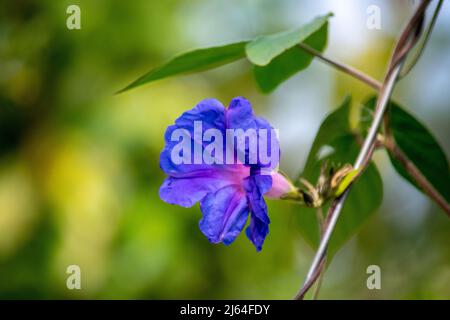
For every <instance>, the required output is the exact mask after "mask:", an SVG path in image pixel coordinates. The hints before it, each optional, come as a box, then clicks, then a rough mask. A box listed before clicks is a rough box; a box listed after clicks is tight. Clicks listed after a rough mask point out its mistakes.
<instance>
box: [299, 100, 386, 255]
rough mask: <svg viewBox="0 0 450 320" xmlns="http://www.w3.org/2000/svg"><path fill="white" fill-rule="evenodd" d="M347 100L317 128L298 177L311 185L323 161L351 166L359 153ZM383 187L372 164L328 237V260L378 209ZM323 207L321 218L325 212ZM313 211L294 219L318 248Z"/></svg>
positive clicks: (352, 191)
mask: <svg viewBox="0 0 450 320" xmlns="http://www.w3.org/2000/svg"><path fill="white" fill-rule="evenodd" d="M349 116H350V99H348V98H347V99H346V100H345V101H344V103H343V104H342V105H341V107H340V108H338V109H337V110H335V111H334V112H332V113H331V114H330V115H329V116H327V118H326V119H325V120H324V122H323V123H322V125H321V126H320V129H319V132H318V133H317V135H316V139H315V140H314V143H313V145H312V147H311V151H310V153H309V156H308V160H307V163H306V166H305V170H304V172H303V174H302V177H303V178H306V179H307V180H309V181H310V182H313V183H315V182H316V180H317V178H318V177H319V174H320V168H321V166H322V163H323V162H324V161H328V162H330V163H336V164H337V163H341V164H345V163H353V162H354V160H355V158H356V156H357V154H358V152H359V149H360V146H359V144H358V143H357V141H356V139H355V136H354V134H353V132H352V131H351V129H350V125H349ZM326 146H327V147H331V148H332V149H333V152H332V153H331V154H328V155H326V156H324V157H321V158H319V156H320V153H321V150H323V148H324V147H326ZM382 198H383V186H382V181H381V177H380V174H379V173H378V170H377V168H376V167H375V165H374V164H372V163H371V164H370V165H369V166H368V168H367V169H366V170H365V171H364V172H363V173H362V175H361V176H360V177H359V178H358V179H357V180H356V181H355V182H354V184H353V186H352V189H351V190H350V193H349V196H348V197H347V200H346V201H345V204H344V207H343V210H342V212H341V215H340V217H339V220H338V222H337V225H336V228H335V230H334V232H333V234H332V236H331V239H330V243H329V246H328V255H329V257H331V256H333V255H334V254H335V253H336V252H337V251H338V250H339V249H340V248H341V247H342V246H343V245H344V244H345V243H346V242H347V241H348V240H349V239H350V238H351V237H352V236H353V235H354V234H355V233H356V232H357V231H358V230H359V229H360V228H361V227H362V225H363V224H364V223H365V222H366V221H367V220H368V218H369V217H370V216H371V215H372V214H373V213H374V212H375V211H376V210H377V208H378V207H379V206H380V205H381V202H382ZM329 205H330V204H328V205H327V206H325V207H324V210H323V212H324V214H326V213H327V210H328V208H329ZM315 210H316V209H310V208H303V207H302V208H300V213H299V215H298V222H299V230H300V233H301V234H302V235H303V236H304V238H305V239H306V240H307V242H309V243H310V244H311V245H312V246H313V247H314V248H316V247H317V246H318V244H319V239H320V238H319V230H318V224H317V219H316V213H315Z"/></svg>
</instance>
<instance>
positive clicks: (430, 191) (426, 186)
mask: <svg viewBox="0 0 450 320" xmlns="http://www.w3.org/2000/svg"><path fill="white" fill-rule="evenodd" d="M385 147H386V149H387V150H389V151H390V152H391V154H392V155H393V156H394V157H395V158H396V159H397V160H398V161H400V163H401V164H402V165H403V167H404V168H405V170H406V172H408V174H409V175H410V176H411V177H412V178H413V179H414V181H415V182H416V183H417V184H418V185H419V187H421V188H422V190H423V191H424V192H425V193H426V194H427V195H428V196H429V197H430V198H431V199H433V200H434V201H435V202H436V203H437V204H438V205H439V206H440V207H441V208H442V210H444V211H445V213H446V214H447V215H448V216H449V217H450V204H449V203H448V202H447V201H446V200H445V198H444V197H443V196H442V195H441V194H440V193H439V192H438V191H437V190H436V189H435V188H434V187H433V185H432V184H431V183H430V182H429V181H428V180H427V178H426V177H425V176H424V175H423V174H422V172H420V170H419V169H418V168H417V167H416V166H415V165H414V163H412V162H411V160H409V159H408V157H407V156H406V155H405V154H404V153H403V151H402V150H401V149H400V148H399V147H398V146H397V144H396V143H395V141H394V139H393V137H386V141H385Z"/></svg>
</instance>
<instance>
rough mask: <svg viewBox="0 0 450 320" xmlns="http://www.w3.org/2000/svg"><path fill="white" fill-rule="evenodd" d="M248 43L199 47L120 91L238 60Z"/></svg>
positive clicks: (243, 53) (155, 69) (242, 56)
mask: <svg viewBox="0 0 450 320" xmlns="http://www.w3.org/2000/svg"><path fill="white" fill-rule="evenodd" d="M247 43H248V42H247V41H242V42H237V43H232V44H227V45H223V46H218V47H211V48H204V49H197V50H193V51H190V52H187V53H184V54H181V55H179V56H177V57H175V58H173V59H172V60H170V61H168V62H166V63H165V64H163V65H161V66H159V67H156V68H154V69H152V70H151V71H149V72H148V73H146V74H144V75H143V76H142V77H140V78H138V79H137V80H136V81H134V82H132V83H131V84H130V85H128V86H127V87H125V88H124V89H122V90H120V91H119V92H118V93H120V92H124V91H127V90H130V89H132V88H135V87H138V86H140V85H143V84H146V83H149V82H152V81H155V80H159V79H162V78H167V77H170V76H174V75H179V74H190V73H194V72H199V71H205V70H208V69H213V68H217V67H220V66H222V65H224V64H227V63H231V62H234V61H237V60H239V59H242V58H244V57H245V46H246V44H247Z"/></svg>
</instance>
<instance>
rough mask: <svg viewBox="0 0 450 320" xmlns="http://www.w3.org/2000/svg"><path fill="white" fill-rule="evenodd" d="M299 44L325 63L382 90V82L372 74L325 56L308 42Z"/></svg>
mask: <svg viewBox="0 0 450 320" xmlns="http://www.w3.org/2000/svg"><path fill="white" fill-rule="evenodd" d="M298 46H299V47H300V48H301V49H303V50H304V51H306V52H308V53H309V54H311V55H313V56H315V57H317V58H318V59H320V60H322V61H323V62H325V63H328V64H329V65H331V66H333V67H335V68H336V69H338V70H340V71H342V72H345V73H346V74H348V75H350V76H352V77H354V78H356V79H358V80H361V81H362V82H364V83H365V84H367V85H369V86H370V87H372V88H374V89H375V90H377V91H380V88H381V83H380V82H379V81H377V80H375V79H374V78H372V77H371V76H369V75H367V74H365V73H363V72H362V71H360V70H358V69H355V68H353V67H351V66H348V65H345V64H343V63H341V62H337V61H335V60H332V59H331V58H328V57H326V56H324V55H323V54H322V53H320V52H319V51H317V50H316V49H314V48H311V47H310V46H308V45H307V44H304V43H300V44H298Z"/></svg>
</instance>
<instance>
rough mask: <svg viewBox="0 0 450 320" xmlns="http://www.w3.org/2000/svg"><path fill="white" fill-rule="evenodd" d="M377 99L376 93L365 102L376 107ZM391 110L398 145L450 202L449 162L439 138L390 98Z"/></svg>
mask: <svg viewBox="0 0 450 320" xmlns="http://www.w3.org/2000/svg"><path fill="white" fill-rule="evenodd" d="M375 103H376V98H375V97H373V98H371V99H370V100H369V101H368V102H367V103H366V104H365V106H366V107H367V108H368V109H371V110H373V109H374V107H375ZM389 112H390V127H391V131H392V135H393V136H394V140H395V142H396V144H397V146H398V147H399V148H400V149H401V150H402V151H403V153H404V154H405V155H406V156H407V157H408V159H409V160H410V161H411V162H412V163H414V165H415V166H416V167H417V169H419V170H420V172H421V173H422V174H423V175H424V176H425V178H427V180H428V181H429V182H430V183H431V184H432V185H433V186H434V187H435V188H436V190H437V191H438V192H439V193H440V194H441V195H442V196H443V197H444V198H445V199H446V200H447V201H448V202H450V170H449V164H448V160H447V158H446V156H445V153H444V151H443V150H442V148H441V147H440V145H439V143H438V142H437V140H436V139H435V138H434V137H433V135H432V134H431V133H430V132H429V130H428V129H427V128H426V127H425V126H424V125H423V124H422V123H420V122H419V121H418V120H417V119H416V118H415V117H414V116H413V115H411V114H410V113H408V112H407V111H406V110H405V109H404V108H402V107H401V106H399V105H398V104H396V103H395V102H392V101H391V102H390V104H389ZM389 158H390V159H391V162H392V164H393V165H394V168H395V169H396V170H397V172H398V173H399V174H400V175H401V176H403V177H404V178H406V179H407V180H408V181H409V182H411V183H412V184H413V185H414V186H415V187H416V188H418V189H419V190H421V188H420V187H419V186H418V185H417V184H416V183H415V181H414V179H413V178H412V177H411V176H410V175H409V174H408V173H407V172H406V170H405V169H404V167H403V166H402V164H401V163H400V162H399V161H398V160H397V159H396V158H395V157H394V156H393V155H392V154H391V153H389Z"/></svg>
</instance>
